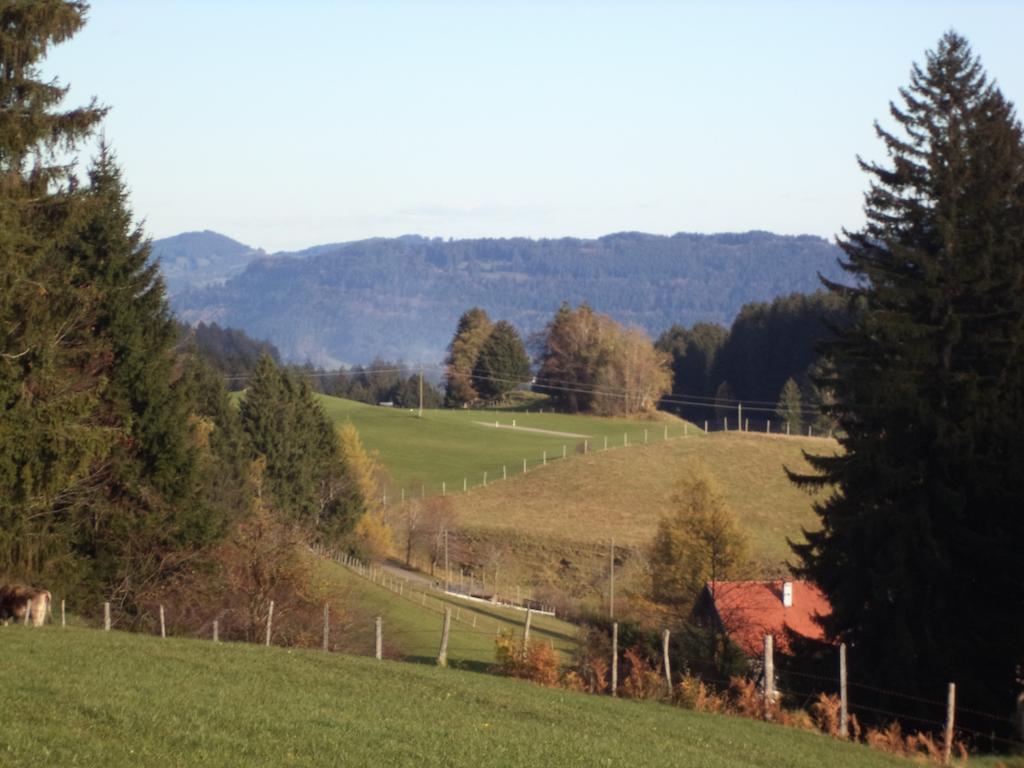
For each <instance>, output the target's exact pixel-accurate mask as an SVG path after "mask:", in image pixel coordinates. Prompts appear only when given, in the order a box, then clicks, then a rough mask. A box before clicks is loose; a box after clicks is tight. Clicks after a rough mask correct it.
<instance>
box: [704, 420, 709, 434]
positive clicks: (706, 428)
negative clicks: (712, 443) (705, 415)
mask: <svg viewBox="0 0 1024 768" xmlns="http://www.w3.org/2000/svg"><path fill="white" fill-rule="evenodd" d="M707 433H708V420H707V419H704V434H705V435H706V434H707Z"/></svg>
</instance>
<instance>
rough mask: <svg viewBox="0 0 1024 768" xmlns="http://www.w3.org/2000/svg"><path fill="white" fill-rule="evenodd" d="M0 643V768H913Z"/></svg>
mask: <svg viewBox="0 0 1024 768" xmlns="http://www.w3.org/2000/svg"><path fill="white" fill-rule="evenodd" d="M0 637H2V641H0V642H2V643H3V648H4V663H3V664H2V665H0V710H2V711H3V720H2V727H0V764H3V765H4V766H10V767H11V768H16V767H20V766H37V765H61V766H63V765H78V766H105V767H109V768H119V767H121V766H132V767H134V766H140V765H141V766H149V765H160V766H193V765H202V766H275V767H276V766H313V765H332V766H333V765H353V766H354V765H388V766H450V767H451V768H459V767H460V766H467V767H469V766H472V768H477V766H479V765H500V766H509V768H515V767H516V766H530V768H536V766H545V765H559V766H586V768H592V767H593V766H595V765H637V766H640V765H642V766H651V767H654V768H657V766H677V767H678V766H683V767H684V768H685V767H687V766H694V767H696V766H701V767H702V768H718V767H719V766H721V767H722V768H725V767H726V766H751V767H753V766H759V767H760V766H763V767H764V768H775V767H776V766H780V765H785V766H794V767H795V768H800V767H802V766H807V767H808V768H810V767H811V766H814V767H815V768H816V767H817V766H820V765H826V764H827V765H829V766H831V767H832V768H846V767H847V766H849V767H850V768H854V767H862V768H874V767H875V766H878V767H879V768H881V766H906V765H912V763H910V762H908V761H905V760H900V759H896V758H893V757H891V756H888V755H885V754H882V753H879V752H874V751H870V750H868V749H867V748H865V747H858V746H853V745H849V744H840V743H838V742H836V741H834V740H832V739H829V738H827V737H825V736H820V735H817V734H813V733H806V732H800V731H795V730H792V729H787V728H782V727H778V726H772V725H767V724H764V723H759V722H753V721H749V720H742V719H738V718H730V717H724V716H719V715H708V714H698V713H693V712H686V711H683V710H679V709H673V708H670V707H667V706H663V705H656V704H638V703H634V702H628V701H619V700H612V699H608V698H605V697H596V696H587V695H584V694H573V693H567V692H564V691H559V690H549V689H544V688H540V687H538V686H534V685H531V684H528V683H519V682H515V681H509V680H503V679H498V678H492V677H488V676H485V675H475V674H469V673H466V672H459V671H455V670H442V669H437V668H433V667H429V666H427V665H417V664H400V663H394V662H388V661H383V662H377V661H374V660H373V659H366V658H356V657H348V656H342V655H338V654H324V653H321V652H317V651H286V650H283V649H276V648H269V649H268V648H263V647H261V646H255V645H240V644H219V645H214V644H213V643H210V642H203V641H196V640H177V639H168V640H160V639H159V638H152V637H142V636H138V635H128V634H122V633H119V632H112V633H103V632H98V631H94V630H81V629H67V630H61V629H59V628H57V627H45V628H43V629H35V630H33V629H27V628H23V627H8V628H5V629H0Z"/></svg>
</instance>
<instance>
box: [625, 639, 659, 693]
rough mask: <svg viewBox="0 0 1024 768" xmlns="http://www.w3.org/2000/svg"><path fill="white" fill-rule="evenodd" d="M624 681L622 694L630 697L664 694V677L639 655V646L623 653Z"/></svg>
mask: <svg viewBox="0 0 1024 768" xmlns="http://www.w3.org/2000/svg"><path fill="white" fill-rule="evenodd" d="M623 657H624V661H625V665H624V671H625V673H626V679H625V682H624V683H623V685H622V692H623V694H624V695H625V696H626V697H628V698H630V699H660V698H664V696H665V678H664V677H663V676H662V674H661V673H660V672H659V671H658V670H657V669H655V668H653V667H652V666H651V665H650V664H649V663H648V662H647V660H646V659H645V658H644V657H643V656H642V655H641V653H640V649H639V648H630V649H629V650H627V651H626V652H625V653H624V654H623Z"/></svg>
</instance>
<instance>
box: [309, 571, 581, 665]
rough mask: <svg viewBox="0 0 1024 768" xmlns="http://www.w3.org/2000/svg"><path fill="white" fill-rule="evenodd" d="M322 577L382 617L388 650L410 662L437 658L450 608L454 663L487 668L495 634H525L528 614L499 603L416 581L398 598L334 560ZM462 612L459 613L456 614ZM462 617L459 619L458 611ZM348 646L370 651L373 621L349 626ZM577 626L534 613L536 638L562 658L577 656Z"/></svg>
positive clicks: (361, 610) (357, 607) (362, 611)
mask: <svg viewBox="0 0 1024 768" xmlns="http://www.w3.org/2000/svg"><path fill="white" fill-rule="evenodd" d="M317 569H318V570H317V577H318V580H320V581H321V582H323V583H324V584H325V585H326V586H327V587H328V588H329V589H331V590H333V591H336V592H338V593H339V594H344V595H345V596H346V599H347V601H348V602H349V604H350V605H351V606H352V607H353V609H354V612H355V613H357V614H358V615H362V616H365V617H371V616H380V617H381V620H382V624H383V629H382V634H383V638H384V646H385V649H386V655H387V656H389V657H395V658H403V659H406V660H409V661H420V662H427V663H432V662H433V661H434V659H436V658H437V652H438V649H439V647H440V644H441V625H442V623H443V620H442V616H443V612H444V608H445V607H449V608H451V610H452V615H453V621H452V627H451V636H450V638H449V647H448V658H449V661H450V663H451V665H452V666H455V667H459V668H463V669H471V670H474V671H478V672H483V671H487V670H488V669H489V668H490V667H492V666H493V665H494V660H495V656H494V649H495V643H494V641H495V637H496V636H497V635H498V633H502V634H511V635H513V636H515V637H521V636H522V634H523V622H524V620H525V614H524V613H523V612H522V611H516V610H512V609H508V608H501V607H498V606H490V605H487V604H484V603H478V602H473V601H469V600H461V599H459V598H457V597H452V596H450V595H445V594H443V593H439V592H433V591H431V592H427V593H426V594H425V595H424V593H423V591H422V590H421V589H420V587H419V585H415V587H414V591H412V592H411V594H413V595H414V597H413V599H409V597H408V595H409V594H410V591H409V590H403V596H401V597H399V596H398V595H396V594H394V592H392V591H391V590H389V589H387V588H385V587H382V586H380V585H379V584H374V583H371V582H369V581H367V580H366V579H364V578H362V577H360V576H357V575H356V574H354V573H353V572H352V571H349V570H348V569H347V568H345V567H343V566H341V565H339V564H337V563H334V562H331V561H319V562H318V563H317ZM456 612H457V613H456ZM456 615H457V616H458V618H459V620H454V617H455V616H456ZM350 632H351V633H352V637H351V638H350V639H351V643H350V644H349V647H351V648H353V649H354V650H355V651H356V652H358V653H363V654H367V655H370V654H372V653H373V648H374V643H375V630H374V627H373V626H372V624H371V623H370V622H369V621H365V622H364V625H363V626H356V627H352V628H351V629H350ZM576 635H577V628H576V627H575V626H574V625H572V624H570V623H568V622H565V621H561V620H560V619H557V618H554V617H551V616H540V615H534V616H533V618H532V622H531V637H533V638H534V639H535V640H539V641H540V642H549V643H551V644H552V646H553V647H554V648H555V650H557V651H558V652H559V655H560V658H561V660H562V662H563V663H565V664H568V663H569V662H571V661H572V658H573V655H574V653H575V651H576V648H577V646H578V642H577V637H576Z"/></svg>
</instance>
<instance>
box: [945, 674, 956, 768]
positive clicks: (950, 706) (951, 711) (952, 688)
mask: <svg viewBox="0 0 1024 768" xmlns="http://www.w3.org/2000/svg"><path fill="white" fill-rule="evenodd" d="M955 723H956V683H950V684H949V693H948V695H947V697H946V732H945V738H944V739H943V740H942V764H943V765H949V757H950V754H951V753H952V752H953V728H954V726H955Z"/></svg>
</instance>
